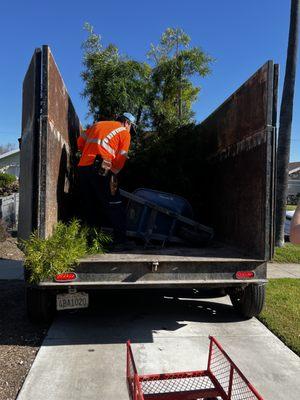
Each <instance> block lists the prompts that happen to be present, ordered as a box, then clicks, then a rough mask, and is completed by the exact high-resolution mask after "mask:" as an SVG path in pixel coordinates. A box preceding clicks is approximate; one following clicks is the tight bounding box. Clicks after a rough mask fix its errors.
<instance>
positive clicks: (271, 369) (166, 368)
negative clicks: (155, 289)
mask: <svg viewBox="0 0 300 400" xmlns="http://www.w3.org/2000/svg"><path fill="white" fill-rule="evenodd" d="M229 304H230V303H229V300H228V298H218V299H201V300H199V299H188V298H186V299H182V300H174V299H172V298H162V297H152V299H151V300H150V299H149V298H148V299H147V300H145V299H143V297H141V296H137V297H135V298H132V299H131V300H126V302H125V301H124V297H121V296H120V297H112V296H107V297H105V298H103V299H102V300H100V305H98V306H97V307H95V308H94V309H92V310H90V311H88V312H76V313H65V314H60V315H59V316H58V317H57V318H56V320H55V322H54V323H53V325H52V327H51V328H50V330H49V333H48V335H47V337H46V339H45V342H44V344H43V346H42V347H41V349H40V351H39V353H38V356H37V358H36V360H35V362H34V364H33V366H32V369H31V371H30V373H29V375H28V377H27V379H26V381H25V384H24V386H23V388H22V390H21V392H20V394H19V397H18V400H40V399H43V400H50V399H51V400H54V399H55V400H65V399H72V400H77V399H78V400H79V399H80V400H82V399H91V400H94V399H95V400H96V399H97V400H113V399H118V400H125V399H126V400H128V394H127V388H126V384H125V342H126V340H127V339H131V341H132V343H133V350H134V354H135V357H136V361H137V366H138V369H139V371H140V372H141V373H158V372H171V371H181V370H182V371H184V370H193V369H205V368H206V364H207V353H208V343H209V342H208V335H213V336H215V337H216V338H217V339H219V341H220V342H221V344H222V345H223V347H224V349H225V350H226V351H227V352H228V353H229V355H230V356H231V357H232V358H233V360H234V361H235V362H236V364H237V365H238V366H239V367H240V369H241V370H242V372H244V374H245V375H246V377H248V379H249V380H250V382H252V383H253V384H254V386H255V387H256V388H257V389H258V391H259V392H260V393H261V394H262V396H263V397H264V398H265V399H269V400H271V399H275V398H276V399H277V400H279V399H286V398H287V397H286V396H287V393H288V398H289V399H290V400H293V399H294V400H296V399H297V400H298V399H299V392H298V389H297V382H298V379H299V376H300V361H299V360H300V359H299V357H297V356H296V355H295V354H294V353H293V352H292V351H290V350H289V349H288V348H287V347H286V346H284V344H283V343H282V342H281V341H280V340H279V339H277V338H276V337H275V336H274V335H273V334H272V333H271V332H270V331H269V330H268V329H267V328H265V326H264V325H262V324H261V323H260V322H259V321H258V320H256V319H254V318H253V319H251V320H248V321H242V320H240V319H239V317H238V316H237V314H235V313H234V312H233V310H232V307H231V306H230V305H229Z"/></svg>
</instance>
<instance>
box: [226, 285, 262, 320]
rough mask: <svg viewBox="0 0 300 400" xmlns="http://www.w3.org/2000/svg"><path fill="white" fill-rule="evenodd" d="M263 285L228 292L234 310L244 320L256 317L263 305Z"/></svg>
mask: <svg viewBox="0 0 300 400" xmlns="http://www.w3.org/2000/svg"><path fill="white" fill-rule="evenodd" d="M265 292H266V288H265V285H264V284H262V285H256V284H250V285H248V286H246V287H245V288H241V289H234V290H233V291H231V292H230V294H229V295H230V300H231V303H232V305H233V307H234V308H235V310H236V311H237V312H238V313H240V314H241V315H242V316H243V317H244V318H247V319H249V318H252V317H257V316H258V315H259V314H260V313H261V311H262V309H263V307H264V303H265Z"/></svg>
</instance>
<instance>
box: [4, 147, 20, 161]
mask: <svg viewBox="0 0 300 400" xmlns="http://www.w3.org/2000/svg"><path fill="white" fill-rule="evenodd" d="M17 153H20V149H15V150H10V151H8V152H7V153H3V154H1V155H0V160H2V159H3V158H6V157H9V156H12V155H13V154H17Z"/></svg>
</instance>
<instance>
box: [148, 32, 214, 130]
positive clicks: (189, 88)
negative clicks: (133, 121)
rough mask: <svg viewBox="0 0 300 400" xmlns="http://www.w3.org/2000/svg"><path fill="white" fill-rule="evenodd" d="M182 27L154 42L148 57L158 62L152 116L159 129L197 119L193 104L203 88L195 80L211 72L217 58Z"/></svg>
mask: <svg viewBox="0 0 300 400" xmlns="http://www.w3.org/2000/svg"><path fill="white" fill-rule="evenodd" d="M190 42H191V38H190V37H189V36H188V35H187V34H186V33H185V32H184V31H183V30H182V29H179V28H168V29H167V30H166V31H165V32H164V33H163V34H162V36H161V39H160V42H159V44H158V45H157V46H154V45H153V44H151V49H150V51H149V52H148V57H149V58H150V59H151V60H152V62H153V63H154V67H153V70H152V74H151V80H152V93H151V100H150V102H151V105H150V108H151V116H152V119H153V125H154V127H155V128H156V129H157V130H158V131H161V132H162V131H165V130H174V129H177V128H179V127H181V126H183V125H186V124H189V123H191V122H192V120H193V116H194V113H193V111H192V105H193V103H194V102H195V100H196V99H197V96H198V93H199V91H200V87H199V86H194V84H193V83H192V81H191V78H192V77H193V76H201V77H204V76H206V75H207V74H208V73H209V72H210V63H211V62H212V61H213V59H212V58H211V57H210V56H208V55H207V54H205V53H204V52H203V51H202V50H201V49H200V48H199V47H190Z"/></svg>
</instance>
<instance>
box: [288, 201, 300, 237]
mask: <svg viewBox="0 0 300 400" xmlns="http://www.w3.org/2000/svg"><path fill="white" fill-rule="evenodd" d="M290 242H292V243H293V244H300V203H299V204H298V206H297V208H296V210H295V212H294V215H293V218H292V222H291V228H290Z"/></svg>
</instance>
